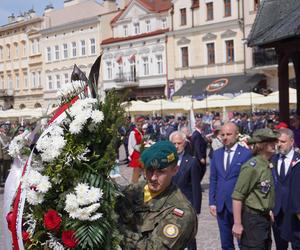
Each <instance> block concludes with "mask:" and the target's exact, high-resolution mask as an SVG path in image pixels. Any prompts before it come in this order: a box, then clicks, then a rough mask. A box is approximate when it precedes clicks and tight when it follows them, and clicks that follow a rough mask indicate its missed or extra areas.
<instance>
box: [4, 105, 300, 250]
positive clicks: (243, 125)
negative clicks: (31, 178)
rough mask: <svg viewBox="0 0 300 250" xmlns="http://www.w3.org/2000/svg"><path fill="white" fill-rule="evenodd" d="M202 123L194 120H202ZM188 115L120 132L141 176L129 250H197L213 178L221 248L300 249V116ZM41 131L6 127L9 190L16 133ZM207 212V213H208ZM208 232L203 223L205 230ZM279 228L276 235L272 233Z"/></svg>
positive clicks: (129, 206) (121, 204)
mask: <svg viewBox="0 0 300 250" xmlns="http://www.w3.org/2000/svg"><path fill="white" fill-rule="evenodd" d="M193 120H194V121H193ZM224 120H225V119H224V117H222V116H221V115H220V114H219V113H215V112H211V113H205V114H196V115H195V117H194V119H192V120H191V121H190V120H189V119H187V117H183V116H180V117H176V118H175V116H171V115H170V116H167V117H152V118H149V117H146V116H138V117H135V119H134V121H133V122H132V121H131V119H128V124H125V125H124V126H123V127H121V128H120V129H119V132H120V134H121V135H122V138H123V140H122V141H123V142H124V146H125V151H126V158H125V159H123V163H127V164H128V167H131V168H133V171H132V179H131V182H132V184H130V185H129V186H127V187H126V188H125V189H124V190H123V194H125V195H123V196H120V197H119V199H118V201H117V203H116V211H118V214H119V215H120V216H119V219H118V220H119V225H120V228H119V229H120V232H121V233H122V235H123V239H122V241H121V243H120V246H121V247H122V249H183V248H185V247H187V248H188V249H197V244H196V238H195V237H196V233H197V226H198V222H197V220H198V217H197V215H199V214H200V213H201V209H203V208H202V192H203V190H202V187H201V182H202V179H203V177H204V176H205V174H206V172H207V171H206V170H207V167H209V168H210V171H209V174H210V176H209V208H208V209H209V211H210V213H211V215H212V216H213V217H215V218H216V220H217V223H218V228H219V234H220V239H221V246H220V248H221V249H224V250H231V249H235V247H234V238H236V239H237V244H238V245H239V247H240V248H241V249H243V250H248V249H252V250H260V249H261V250H263V249H266V250H270V249H271V244H272V240H271V232H272V231H273V235H274V239H275V244H276V248H277V249H279V250H287V249H288V245H289V243H291V246H292V248H293V249H300V222H299V220H300V199H299V197H298V196H299V195H298V193H299V191H300V186H299V185H300V184H299V181H298V180H299V178H300V153H298V151H299V147H300V118H299V117H298V116H297V115H294V114H292V115H291V122H290V126H288V124H286V123H284V122H279V117H278V113H277V112H276V111H269V112H256V113H251V114H247V113H237V112H234V113H232V116H231V117H230V119H227V121H224ZM31 129H32V125H26V126H22V125H20V124H11V123H8V122H6V123H3V124H1V125H0V143H1V145H2V146H1V152H2V154H0V156H2V158H1V182H4V180H5V178H6V175H7V171H8V169H9V167H10V164H11V158H10V157H9V156H8V155H7V156H6V158H5V156H4V155H5V154H7V147H8V145H9V141H10V139H11V138H13V137H14V136H15V135H17V134H19V133H23V132H24V131H25V130H31ZM204 209H205V208H204ZM199 225H201V222H200V223H199ZM272 228H273V230H271V229H272Z"/></svg>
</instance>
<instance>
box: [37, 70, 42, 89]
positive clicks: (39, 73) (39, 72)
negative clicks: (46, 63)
mask: <svg viewBox="0 0 300 250" xmlns="http://www.w3.org/2000/svg"><path fill="white" fill-rule="evenodd" d="M37 84H38V87H42V78H41V71H38V73H37Z"/></svg>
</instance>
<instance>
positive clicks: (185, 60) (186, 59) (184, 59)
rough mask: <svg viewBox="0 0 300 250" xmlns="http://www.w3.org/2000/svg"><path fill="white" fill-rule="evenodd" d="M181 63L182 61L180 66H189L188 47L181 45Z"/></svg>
mask: <svg viewBox="0 0 300 250" xmlns="http://www.w3.org/2000/svg"><path fill="white" fill-rule="evenodd" d="M181 63H182V67H188V66H189V51H188V47H182V48H181Z"/></svg>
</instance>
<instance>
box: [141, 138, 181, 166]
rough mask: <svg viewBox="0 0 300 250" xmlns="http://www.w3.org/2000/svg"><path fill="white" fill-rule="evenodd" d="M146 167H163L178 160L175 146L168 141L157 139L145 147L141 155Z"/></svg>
mask: <svg viewBox="0 0 300 250" xmlns="http://www.w3.org/2000/svg"><path fill="white" fill-rule="evenodd" d="M141 161H142V163H143V164H144V167H145V168H146V169H163V168H166V167H168V166H169V165H170V164H171V163H173V162H177V161H178V154H177V151H176V148H175V146H174V145H173V143H171V142H170V141H159V142H156V143H155V144H153V145H152V146H151V147H150V148H148V149H146V150H145V151H144V152H143V153H142V155H141Z"/></svg>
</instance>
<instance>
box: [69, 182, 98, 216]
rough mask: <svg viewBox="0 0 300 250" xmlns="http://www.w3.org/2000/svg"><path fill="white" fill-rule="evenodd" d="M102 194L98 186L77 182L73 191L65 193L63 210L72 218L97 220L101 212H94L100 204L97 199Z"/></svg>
mask: <svg viewBox="0 0 300 250" xmlns="http://www.w3.org/2000/svg"><path fill="white" fill-rule="evenodd" d="M102 196H103V192H102V190H101V189H100V188H95V187H89V186H88V185H87V184H85V183H79V184H78V185H77V186H76V187H75V193H71V194H67V195H66V205H65V211H67V212H68V213H69V216H70V217H71V218H73V219H79V220H90V221H92V220H97V219H98V218H100V217H101V216H102V214H100V213H96V212H97V210H98V209H99V207H100V206H101V204H100V203H99V202H98V203H97V201H99V200H100V199H101V198H102ZM87 205H88V206H87Z"/></svg>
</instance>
